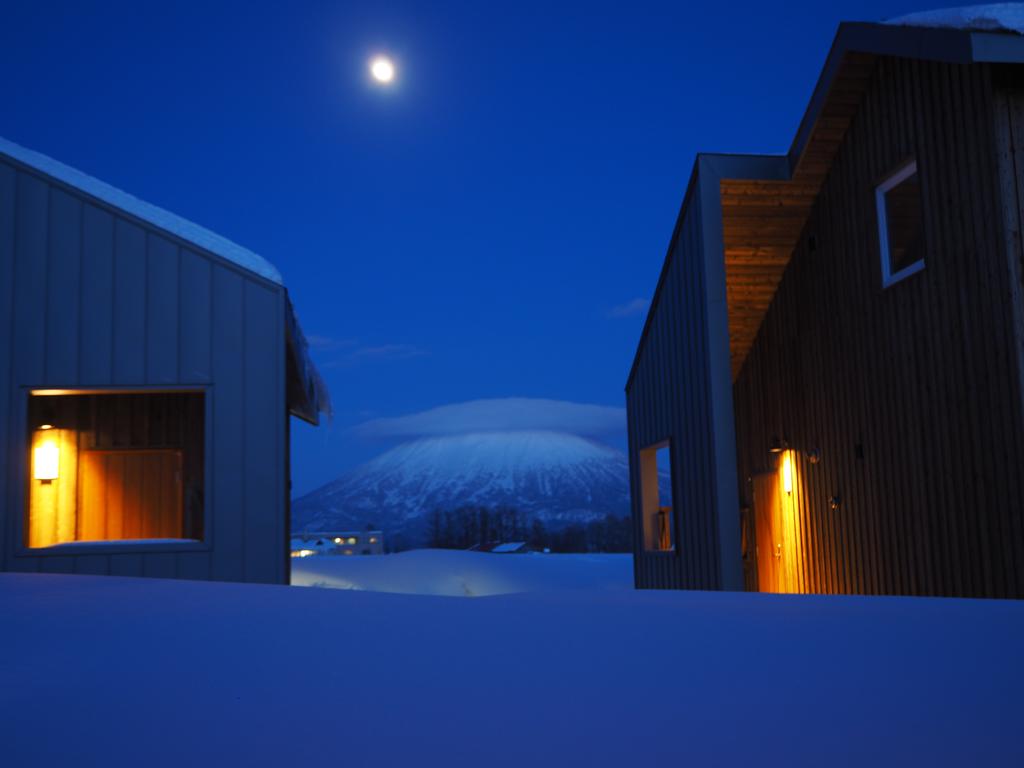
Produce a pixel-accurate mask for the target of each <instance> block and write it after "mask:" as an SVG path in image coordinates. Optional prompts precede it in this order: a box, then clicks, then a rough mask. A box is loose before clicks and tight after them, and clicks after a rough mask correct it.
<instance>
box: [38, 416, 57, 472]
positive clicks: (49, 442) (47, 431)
mask: <svg viewBox="0 0 1024 768" xmlns="http://www.w3.org/2000/svg"><path fill="white" fill-rule="evenodd" d="M39 431H40V432H42V433H44V434H43V435H41V436H40V438H39V442H38V443H37V444H36V447H35V450H33V451H32V477H34V478H35V479H36V480H42V481H43V482H44V483H49V482H52V481H53V480H56V479H57V478H58V477H59V476H60V448H58V447H57V440H56V438H55V437H53V434H52V431H53V425H52V424H41V425H40V426H39Z"/></svg>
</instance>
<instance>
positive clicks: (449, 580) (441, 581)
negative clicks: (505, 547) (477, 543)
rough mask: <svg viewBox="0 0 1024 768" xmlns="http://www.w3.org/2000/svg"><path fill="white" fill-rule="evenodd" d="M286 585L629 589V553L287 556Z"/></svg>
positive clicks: (435, 591)
mask: <svg viewBox="0 0 1024 768" xmlns="http://www.w3.org/2000/svg"><path fill="white" fill-rule="evenodd" d="M292 584H295V585H297V586H302V587H332V588H334V589H359V590H367V591H370V592H403V593H406V594H416V595H446V596H449V597H482V596H486V595H504V594H511V593H515V592H554V591H558V590H564V589H589V590H603V589H632V588H633V556H632V555H605V554H601V555H542V554H528V555H495V554H491V553H488V552H460V551H457V550H451V549H447V550H446V549H419V550H413V551H412V552H401V553H399V554H396V555H376V556H372V557H371V556H365V557H338V556H336V555H330V556H316V557H304V558H296V559H294V560H293V561H292Z"/></svg>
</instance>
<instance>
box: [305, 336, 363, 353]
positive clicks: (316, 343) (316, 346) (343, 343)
mask: <svg viewBox="0 0 1024 768" xmlns="http://www.w3.org/2000/svg"><path fill="white" fill-rule="evenodd" d="M306 343H307V344H309V348H310V349H313V350H316V351H317V352H334V351H336V350H339V349H347V348H348V347H354V346H355V345H356V340H355V339H336V338H334V337H333V336H317V335H316V334H312V335H310V336H307V337H306Z"/></svg>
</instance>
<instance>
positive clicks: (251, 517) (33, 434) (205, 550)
mask: <svg viewBox="0 0 1024 768" xmlns="http://www.w3.org/2000/svg"><path fill="white" fill-rule="evenodd" d="M319 382H320V379H319V377H318V376H317V374H316V371H315V369H314V368H313V366H312V364H311V362H310V359H309V356H308V353H307V349H306V343H305V341H304V339H303V336H302V333H301V331H300V330H299V326H298V324H297V323H296V321H295V315H294V313H293V311H292V307H291V303H290V302H289V299H288V293H287V291H286V290H285V288H284V285H283V284H282V282H281V277H280V275H279V274H278V272H277V270H276V269H274V267H273V266H272V265H271V264H269V263H268V262H267V261H265V260H264V259H262V258H260V257H259V256H257V255H256V254H254V253H251V252H250V251H247V250H245V249H244V248H241V247H239V246H237V245H235V244H234V243H231V242H229V241H228V240H225V239H224V238H222V237H219V236H218V235H215V234H214V233H212V232H209V231H207V230H205V229H202V228H201V227H198V226H196V225H194V224H191V223H190V222H187V221H185V220H183V219H181V218H179V217H177V216H175V215H173V214H171V213H168V212H166V211H163V210H161V209H159V208H157V207H155V206H152V205H149V204H147V203H144V202H142V201H140V200H138V199H136V198H134V197H132V196H130V195H127V194H125V193H123V192H121V191H119V190H117V189H114V188H113V187H110V186H109V185H107V184H104V183H102V182H100V181H97V180H96V179H93V178H90V177H89V176H86V175H85V174H83V173H80V172H78V171H76V170H74V169H72V168H68V167H67V166H65V165H62V164H60V163H58V162H56V161H54V160H51V159H50V158H48V157H45V156H43V155H40V154H37V153H35V152H32V151H29V150H26V149H24V148H23V147H20V146H18V145H16V144H13V143H11V142H8V141H5V140H0V570H8V571H46V572H58V573H92V574H118V575H129V576H162V577H177V578H188V579H221V580H231V581H254V582H271V583H286V582H287V581H288V578H289V562H290V557H289V547H288V543H289V542H288V530H289V522H288V505H289V435H288V432H289V414H291V415H295V416H298V417H300V418H302V419H305V420H306V421H309V422H311V423H314V424H315V423H317V420H318V413H319V410H320V404H321V402H322V398H323V396H324V395H325V393H323V392H322V387H321V385H320V383H319Z"/></svg>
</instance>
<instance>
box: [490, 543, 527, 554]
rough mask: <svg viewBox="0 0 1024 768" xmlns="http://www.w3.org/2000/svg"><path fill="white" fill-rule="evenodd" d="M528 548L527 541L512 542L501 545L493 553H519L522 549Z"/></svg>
mask: <svg viewBox="0 0 1024 768" xmlns="http://www.w3.org/2000/svg"><path fill="white" fill-rule="evenodd" d="M525 546H526V542H525V541H510V542H507V543H505V544H499V545H498V546H496V547H495V548H494V549H492V550H491V552H494V553H497V554H501V553H503V552H518V551H519V550H520V549H522V548H523V547H525Z"/></svg>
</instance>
